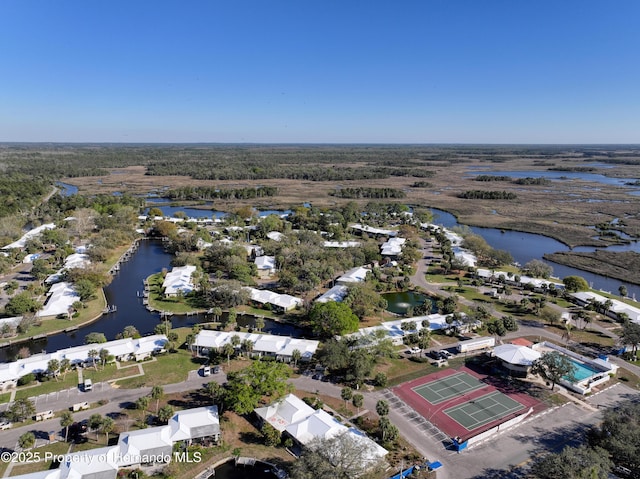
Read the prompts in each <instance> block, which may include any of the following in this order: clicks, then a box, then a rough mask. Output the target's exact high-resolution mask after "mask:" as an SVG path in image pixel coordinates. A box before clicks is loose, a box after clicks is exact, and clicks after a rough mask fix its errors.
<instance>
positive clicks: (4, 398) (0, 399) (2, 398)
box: [0, 393, 11, 404]
mask: <svg viewBox="0 0 640 479" xmlns="http://www.w3.org/2000/svg"><path fill="white" fill-rule="evenodd" d="M10 397H11V393H3V394H0V404H4V403H6V402H9V398H10Z"/></svg>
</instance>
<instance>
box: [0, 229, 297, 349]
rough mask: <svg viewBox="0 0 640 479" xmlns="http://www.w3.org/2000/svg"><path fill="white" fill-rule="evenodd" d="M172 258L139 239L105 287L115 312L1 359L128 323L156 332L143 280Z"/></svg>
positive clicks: (248, 323)
mask: <svg viewBox="0 0 640 479" xmlns="http://www.w3.org/2000/svg"><path fill="white" fill-rule="evenodd" d="M171 258H172V256H171V255H170V254H168V253H166V252H165V251H164V249H163V247H162V242H161V241H159V240H142V241H140V243H139V247H138V249H137V251H136V252H135V253H134V254H133V255H132V257H131V259H130V260H129V261H127V262H124V263H121V265H120V271H119V273H117V274H116V275H115V276H114V278H113V281H112V282H111V284H110V285H109V286H107V287H106V288H105V296H106V299H107V304H109V305H113V306H116V307H117V311H116V312H113V313H108V314H103V315H102V316H101V317H100V318H99V319H98V320H96V321H95V322H93V323H91V324H89V325H87V326H84V327H82V328H79V329H77V330H76V331H71V332H68V333H59V334H54V335H51V336H47V337H45V338H40V339H37V340H32V341H27V342H22V343H16V344H13V345H10V346H7V347H5V348H0V361H10V360H12V359H13V358H14V357H15V356H16V354H17V353H18V350H19V349H20V348H22V347H25V346H26V347H28V348H29V350H30V351H31V353H32V354H35V353H39V352H42V351H47V352H50V351H56V350H58V349H63V348H69V347H73V346H79V345H81V344H84V338H85V336H86V335H87V334H89V333H93V332H98V333H104V335H105V336H106V337H107V340H109V341H110V340H113V339H115V337H116V335H117V334H118V333H120V332H122V330H123V329H124V327H125V326H129V325H133V326H135V327H136V328H137V329H138V331H140V334H142V335H145V334H151V333H153V330H154V328H155V326H156V325H157V324H158V323H159V322H160V314H159V313H157V312H150V311H148V310H147V309H146V307H145V306H144V305H143V304H142V297H139V296H138V294H141V293H142V291H143V287H144V286H143V285H144V280H145V279H146V278H147V277H148V276H150V275H152V274H154V273H158V272H160V271H162V269H163V268H167V269H171V265H170V262H171ZM169 319H170V320H171V322H172V324H173V327H175V328H179V327H184V326H186V327H190V326H193V325H194V324H197V323H200V322H203V321H210V320H211V318H205V317H204V315H190V316H183V315H173V316H171V317H169ZM237 323H238V324H239V325H240V326H243V327H253V326H254V318H253V317H252V316H248V315H244V316H243V315H239V316H238V318H237ZM262 331H263V332H265V333H270V334H281V335H292V336H296V337H302V336H303V335H304V333H305V331H304V330H302V329H300V328H297V327H295V326H293V325H289V324H284V323H279V322H276V321H273V320H270V319H265V326H264V328H263V329H262Z"/></svg>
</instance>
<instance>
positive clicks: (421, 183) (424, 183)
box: [411, 181, 433, 188]
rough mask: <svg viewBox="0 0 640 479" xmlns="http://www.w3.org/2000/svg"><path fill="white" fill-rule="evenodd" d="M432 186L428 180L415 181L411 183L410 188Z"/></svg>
mask: <svg viewBox="0 0 640 479" xmlns="http://www.w3.org/2000/svg"><path fill="white" fill-rule="evenodd" d="M431 186H433V185H432V184H431V183H429V182H428V181H416V182H414V183H413V184H412V185H411V188H429V187H431Z"/></svg>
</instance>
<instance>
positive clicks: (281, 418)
mask: <svg viewBox="0 0 640 479" xmlns="http://www.w3.org/2000/svg"><path fill="white" fill-rule="evenodd" d="M255 413H256V415H258V417H260V419H261V420H262V421H263V422H265V423H269V424H271V425H272V426H273V427H274V428H275V429H277V430H278V431H280V432H284V433H285V434H287V435H288V436H290V437H291V438H292V439H293V440H294V441H295V442H296V443H297V444H298V445H300V446H302V447H310V448H314V447H317V444H318V441H321V440H331V439H336V442H334V443H324V444H325V445H329V446H330V447H335V448H337V450H327V451H324V452H325V453H326V454H328V455H329V456H332V455H334V454H335V455H336V456H337V455H339V454H340V451H339V450H338V449H340V446H341V444H344V442H345V441H354V443H355V444H356V445H357V448H358V450H359V451H360V453H359V454H358V458H359V460H360V463H359V464H353V467H354V470H355V471H360V472H361V473H360V474H356V475H360V476H362V477H364V474H362V473H364V472H366V471H367V470H368V469H369V468H370V467H371V466H372V465H376V464H379V462H380V461H381V460H382V459H383V458H384V456H385V455H386V454H387V450H386V449H384V448H383V447H381V446H379V445H378V444H376V443H375V442H374V441H372V440H371V439H369V438H368V437H367V436H366V435H365V434H364V433H363V432H362V431H359V430H358V429H356V428H353V427H352V428H348V427H347V426H345V425H343V424H341V423H340V422H338V421H337V420H336V419H335V418H334V417H333V416H331V415H330V414H329V413H327V412H326V411H324V410H323V409H319V410H314V409H313V408H311V407H310V406H308V405H307V404H306V403H305V402H304V401H301V400H300V399H299V398H297V397H296V396H294V395H293V394H290V395H288V396H286V397H284V398H282V399H281V400H279V401H277V402H276V403H274V404H272V405H270V406H267V407H261V408H257V409H256V410H255Z"/></svg>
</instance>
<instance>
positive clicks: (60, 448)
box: [11, 442, 70, 476]
mask: <svg viewBox="0 0 640 479" xmlns="http://www.w3.org/2000/svg"><path fill="white" fill-rule="evenodd" d="M69 447H70V444H69V443H65V442H54V443H52V444H47V445H46V446H42V447H38V448H35V449H31V451H29V452H30V453H32V454H34V456H35V455H38V456H40V458H41V460H40V461H39V462H32V463H29V464H16V465H15V466H14V467H13V470H12V471H11V475H12V476H18V475H21V474H29V473H31V472H39V471H47V470H49V469H51V466H52V461H50V460H49V461H45V460H44V457H45V454H52V455H55V456H62V455H64V454H66V453H67V452H69ZM36 457H37V456H36ZM49 457H50V456H49Z"/></svg>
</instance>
